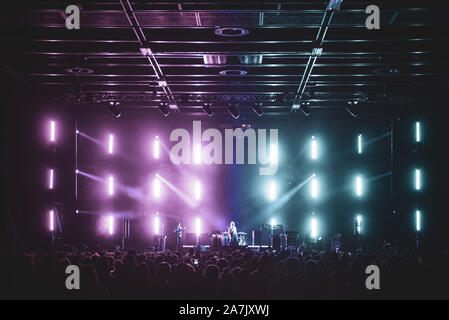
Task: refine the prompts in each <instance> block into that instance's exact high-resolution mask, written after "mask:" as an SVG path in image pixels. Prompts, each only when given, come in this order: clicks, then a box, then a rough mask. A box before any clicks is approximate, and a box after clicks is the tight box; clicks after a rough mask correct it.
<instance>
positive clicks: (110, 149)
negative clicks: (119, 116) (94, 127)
mask: <svg viewBox="0 0 449 320" xmlns="http://www.w3.org/2000/svg"><path fill="white" fill-rule="evenodd" d="M108 152H109V154H112V153H113V152H114V135H113V134H110V135H109V146H108Z"/></svg>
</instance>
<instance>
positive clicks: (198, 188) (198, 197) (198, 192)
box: [194, 180, 201, 200]
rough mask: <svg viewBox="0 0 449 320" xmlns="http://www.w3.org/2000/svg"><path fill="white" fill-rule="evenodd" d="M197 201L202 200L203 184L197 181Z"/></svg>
mask: <svg viewBox="0 0 449 320" xmlns="http://www.w3.org/2000/svg"><path fill="white" fill-rule="evenodd" d="M194 190H195V200H200V199H201V182H199V181H198V180H197V181H195V189H194Z"/></svg>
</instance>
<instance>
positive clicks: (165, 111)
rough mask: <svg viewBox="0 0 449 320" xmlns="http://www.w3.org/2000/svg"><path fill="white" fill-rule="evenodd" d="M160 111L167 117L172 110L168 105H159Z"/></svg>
mask: <svg viewBox="0 0 449 320" xmlns="http://www.w3.org/2000/svg"><path fill="white" fill-rule="evenodd" d="M159 111H160V112H161V113H162V114H163V115H164V116H165V117H166V116H168V114H169V113H170V108H169V107H168V103H164V102H163V103H161V104H160V105H159Z"/></svg>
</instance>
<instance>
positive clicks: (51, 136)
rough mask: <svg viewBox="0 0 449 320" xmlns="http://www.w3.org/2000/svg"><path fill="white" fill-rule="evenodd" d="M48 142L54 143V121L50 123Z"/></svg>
mask: <svg viewBox="0 0 449 320" xmlns="http://www.w3.org/2000/svg"><path fill="white" fill-rule="evenodd" d="M50 141H51V142H55V141H56V122H55V121H54V120H51V121H50Z"/></svg>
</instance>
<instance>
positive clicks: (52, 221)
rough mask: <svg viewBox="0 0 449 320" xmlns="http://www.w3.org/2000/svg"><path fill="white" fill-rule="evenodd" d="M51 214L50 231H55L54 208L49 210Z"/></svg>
mask: <svg viewBox="0 0 449 320" xmlns="http://www.w3.org/2000/svg"><path fill="white" fill-rule="evenodd" d="M49 216H50V226H49V228H50V231H54V230H55V212H54V211H53V210H50V212H49Z"/></svg>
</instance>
